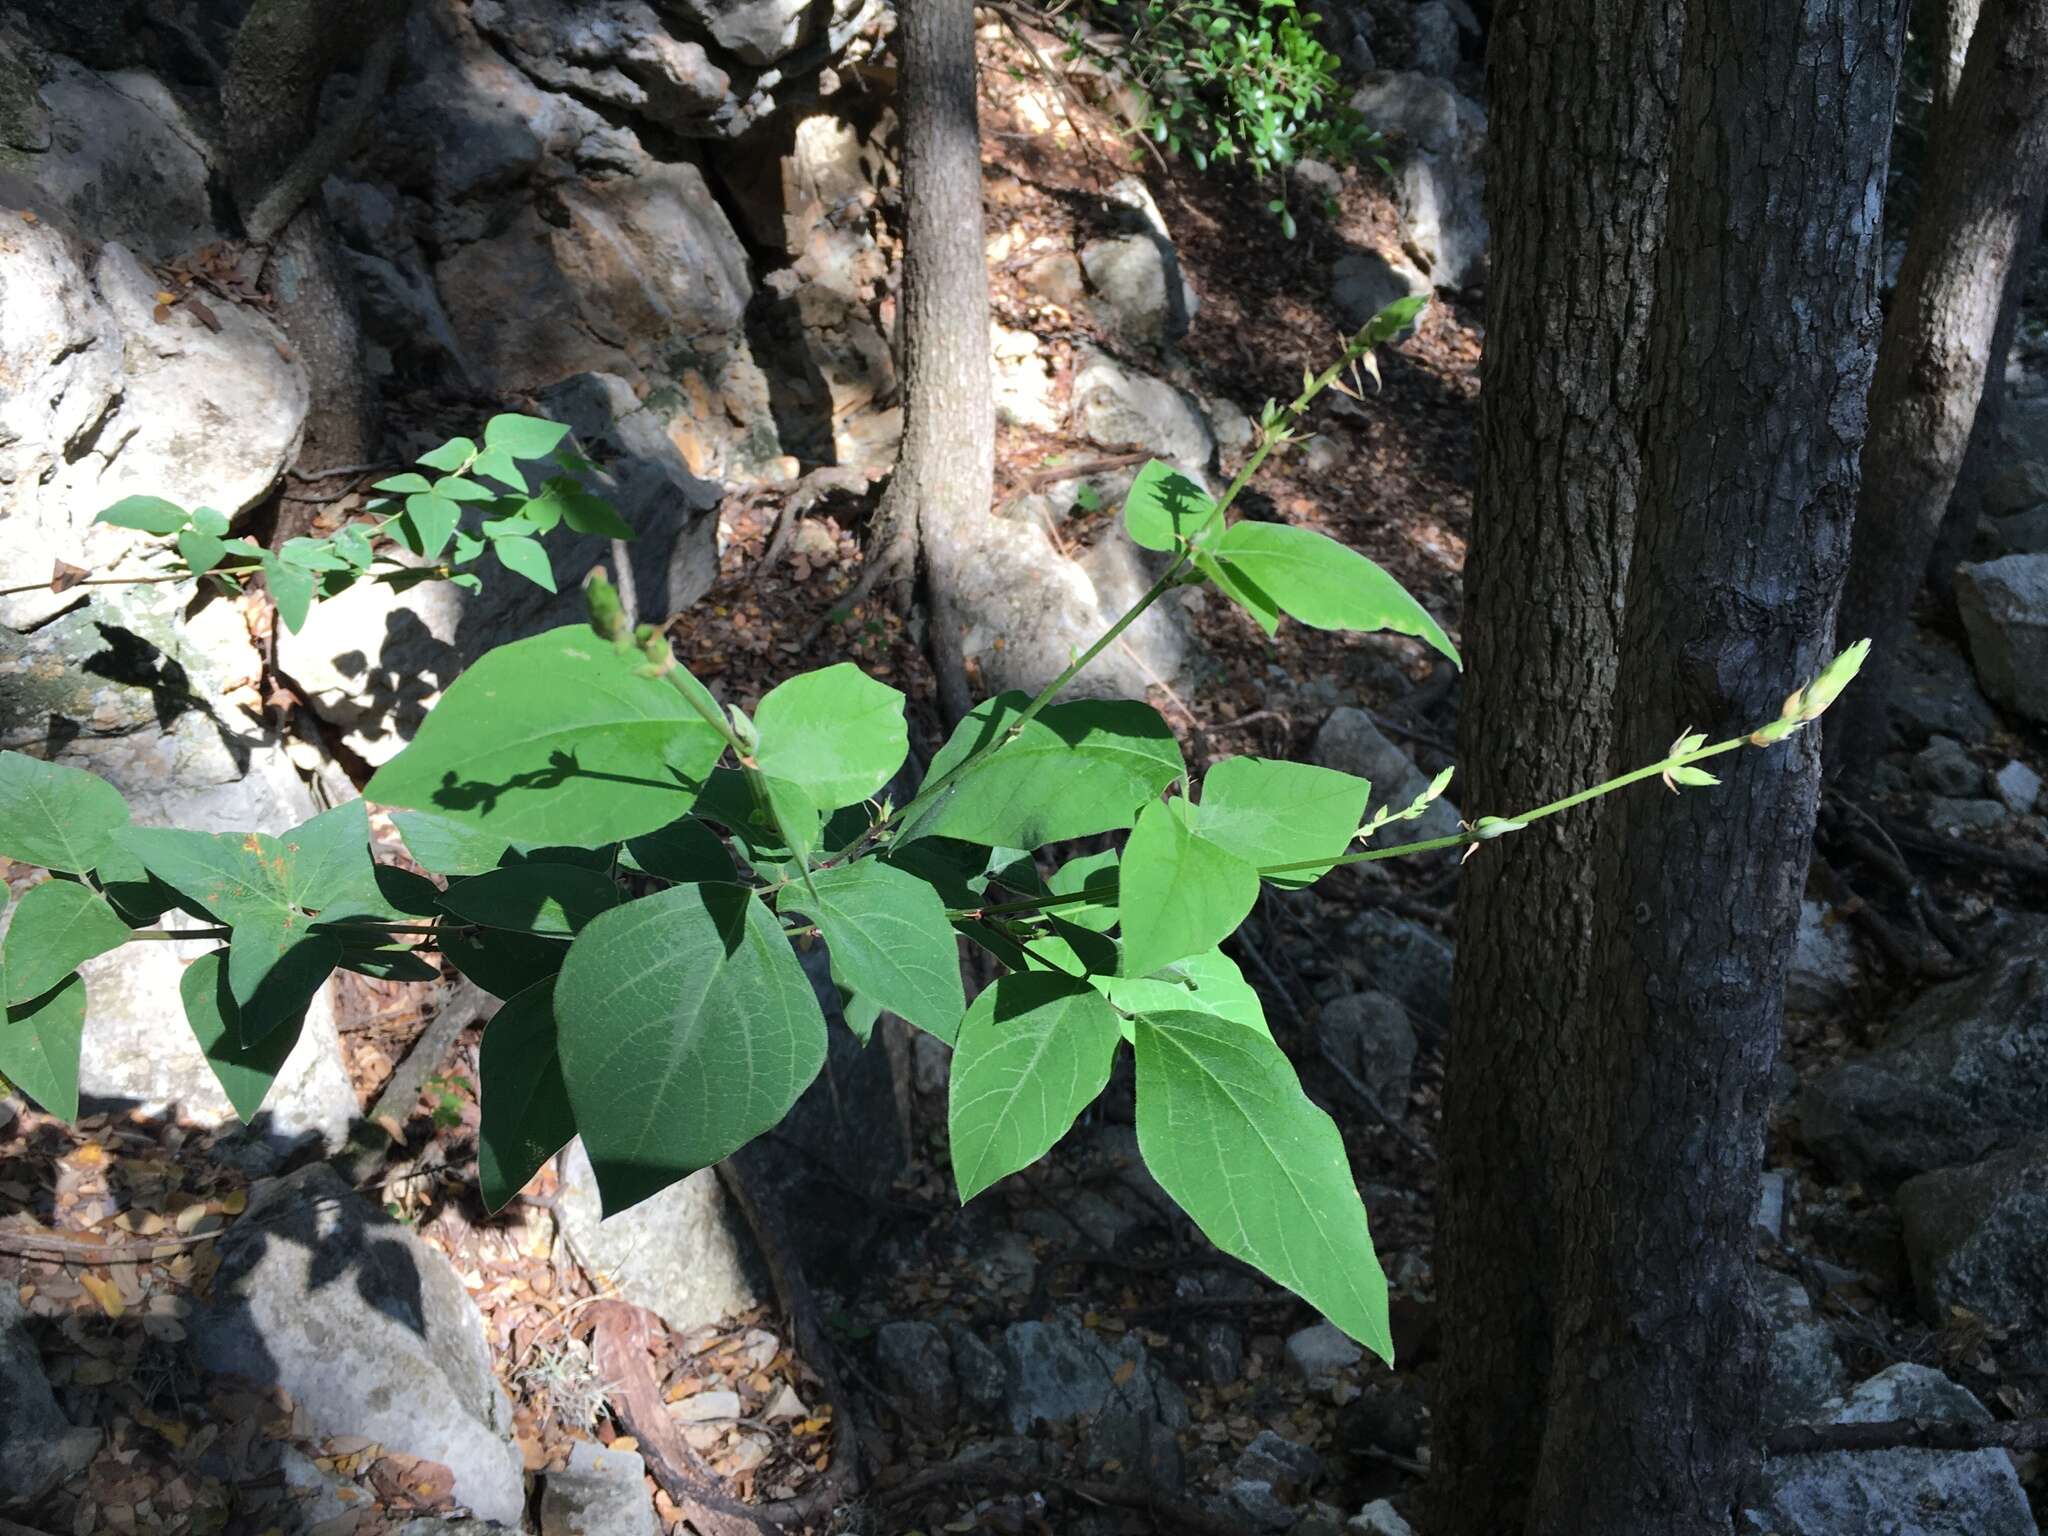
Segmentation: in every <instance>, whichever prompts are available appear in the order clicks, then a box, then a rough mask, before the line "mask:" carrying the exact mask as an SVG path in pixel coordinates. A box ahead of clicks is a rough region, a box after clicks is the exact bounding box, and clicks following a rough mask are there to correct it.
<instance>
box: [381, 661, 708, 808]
mask: <svg viewBox="0 0 2048 1536" xmlns="http://www.w3.org/2000/svg"><path fill="white" fill-rule="evenodd" d="M635 665H636V663H635V660H634V658H633V657H632V656H631V655H623V656H622V655H620V654H619V653H618V652H617V651H615V650H614V649H613V648H612V647H611V646H610V645H608V644H606V643H604V642H603V641H600V640H599V639H598V638H597V637H596V636H595V635H593V634H592V633H591V632H590V629H589V628H588V626H586V625H581V624H571V625H565V626H563V627H562V628H561V629H556V630H550V631H549V632H548V633H546V634H544V635H534V636H532V637H531V638H529V639H525V640H519V641H515V642H514V643H512V644H511V645H504V646H499V647H498V648H497V649H496V650H493V651H488V652H486V653H485V654H484V655H483V657H482V658H480V659H479V660H478V661H477V663H476V665H475V666H473V667H471V668H470V669H469V670H468V671H466V672H464V673H463V674H462V675H461V676H460V677H458V678H456V680H455V681H454V682H453V683H452V684H450V685H449V688H448V691H447V693H446V694H444V695H443V696H442V699H441V702H440V703H439V704H438V705H437V706H436V707H435V708H434V709H433V710H432V711H431V712H430V713H429V714H428V715H427V718H426V719H425V720H424V721H422V722H421V723H420V728H419V730H418V732H417V733H416V734H415V735H414V737H413V739H412V742H411V744H410V745H408V746H407V747H406V748H405V750H404V751H402V752H400V753H399V754H398V756H396V757H394V758H393V759H392V760H391V761H390V762H388V763H386V764H385V765H384V766H383V767H382V768H380V769H379V770H378V771H377V773H376V775H375V776H374V777H373V778H372V779H371V780H370V782H369V784H368V785H367V786H366V787H365V789H364V793H365V794H366V795H368V796H369V797H370V798H371V799H373V800H378V801H381V802H383V803H384V804H386V805H395V806H405V807H408V808H413V809H418V810H427V811H432V812H433V813H435V814H436V815H439V816H441V817H444V818H446V819H447V820H450V821H455V822H458V823H461V824H463V825H465V826H470V827H475V828H478V829H479V830H483V831H487V832H490V833H492V834H495V835H497V836H501V837H504V838H505V839H507V840H508V841H510V840H514V839H524V840H527V841H530V842H538V843H559V844H565V845H570V846H582V847H591V846H595V845H597V844H600V843H611V842H617V841H619V840H621V839H623V838H629V837H638V836H640V834H642V833H643V832H652V831H653V830H654V829H655V828H656V827H665V826H667V825H668V824H669V823H670V822H671V821H674V820H675V819H676V818H677V817H678V816H680V815H682V814H683V813H684V812H685V811H687V810H689V808H690V806H691V803H692V802H693V801H694V799H695V798H696V794H697V790H698V787H699V786H700V785H701V784H702V783H703V781H704V776H705V775H706V774H708V773H709V772H710V771H711V765H712V764H713V763H715V762H717V761H718V756H719V754H720V753H721V752H723V751H724V750H725V740H724V738H723V737H722V736H720V735H719V733H718V732H717V731H716V730H715V729H713V728H712V726H711V725H710V724H709V723H708V722H707V721H705V720H703V719H702V718H701V717H699V715H698V714H697V712H696V711H695V710H693V709H692V708H690V706H689V705H688V704H687V703H685V702H684V700H683V698H682V696H681V695H680V694H678V693H677V692H676V691H675V689H674V688H672V687H670V686H669V685H668V684H667V683H666V682H663V681H661V680H659V679H656V678H651V677H642V676H640V675H639V674H638V673H637V672H636V671H635V670H634V668H635Z"/></svg>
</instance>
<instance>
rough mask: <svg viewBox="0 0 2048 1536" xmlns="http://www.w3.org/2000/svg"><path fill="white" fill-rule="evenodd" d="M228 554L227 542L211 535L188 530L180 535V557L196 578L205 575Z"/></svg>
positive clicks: (191, 529) (194, 529) (192, 529)
mask: <svg viewBox="0 0 2048 1536" xmlns="http://www.w3.org/2000/svg"><path fill="white" fill-rule="evenodd" d="M227 553H228V546H227V544H226V542H225V541H224V540H221V539H218V538H216V537H214V536H213V535H212V534H210V533H201V532H199V531H198V530H197V529H196V528H187V529H186V530H185V531H184V532H182V533H180V534H179V535H178V555H179V557H180V558H181V559H183V560H184V562H185V566H186V569H188V570H190V571H191V572H192V574H193V575H194V576H203V575H205V574H206V573H207V572H208V571H210V570H212V569H213V568H214V567H215V566H216V565H219V564H220V563H221V561H222V560H224V559H226V558H227Z"/></svg>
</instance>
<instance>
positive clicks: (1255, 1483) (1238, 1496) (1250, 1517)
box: [1223, 1477, 1301, 1531]
mask: <svg viewBox="0 0 2048 1536" xmlns="http://www.w3.org/2000/svg"><path fill="white" fill-rule="evenodd" d="M1223 1499H1224V1503H1225V1505H1226V1506H1227V1507H1228V1509H1229V1512H1230V1513H1231V1514H1232V1515H1235V1516H1236V1517H1237V1518H1238V1519H1240V1520H1242V1521H1244V1522H1245V1524H1246V1525H1248V1526H1250V1527H1251V1529H1253V1530H1255V1531H1287V1530H1292V1529H1293V1528H1294V1524H1295V1522H1296V1521H1297V1520H1299V1519H1300V1518H1301V1516H1300V1515H1298V1514H1296V1513H1295V1511H1294V1510H1293V1509H1292V1508H1290V1507H1289V1506H1288V1505H1287V1504H1286V1503H1285V1502H1284V1501H1283V1500H1282V1499H1281V1498H1280V1496H1279V1495H1278V1494H1276V1493H1275V1492H1274V1491H1273V1485H1272V1484H1271V1483H1268V1482H1262V1481H1260V1480H1259V1479H1258V1478H1255V1477H1235V1478H1232V1479H1231V1480H1230V1483H1229V1485H1228V1486H1227V1487H1226V1488H1225V1489H1224V1490H1223Z"/></svg>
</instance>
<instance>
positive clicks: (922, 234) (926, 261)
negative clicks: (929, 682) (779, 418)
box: [869, 0, 995, 718]
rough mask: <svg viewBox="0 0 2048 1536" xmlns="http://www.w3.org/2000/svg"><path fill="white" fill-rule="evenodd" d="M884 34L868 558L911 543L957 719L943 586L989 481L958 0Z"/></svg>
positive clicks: (957, 649) (966, 4) (954, 635)
mask: <svg viewBox="0 0 2048 1536" xmlns="http://www.w3.org/2000/svg"><path fill="white" fill-rule="evenodd" d="M896 43H897V49H898V56H899V58H900V61H901V64H902V78H901V85H900V89H899V110H900V111H901V113H902V118H903V210H904V211H903V285H902V295H901V308H900V310H899V312H898V313H899V317H900V318H899V324H900V326H901V328H902V331H901V347H900V358H901V363H902V377H903V444H902V447H901V449H900V450H899V451H898V455H897V459H896V471H895V474H894V475H893V476H892V477H891V479H890V481H889V488H888V490H887V491H886V492H885V493H884V495H883V497H882V503H881V507H880V509H879V511H878V513H877V525H878V528H879V530H880V532H879V533H878V535H877V538H876V540H875V541H874V543H875V545H876V547H875V548H873V549H871V551H870V553H869V558H870V559H871V560H875V561H877V562H879V563H880V565H881V567H882V568H884V569H892V568H893V571H894V572H896V573H902V572H904V571H905V570H907V568H908V566H909V565H910V564H911V563H912V562H913V561H914V559H915V557H916V555H917V554H918V553H922V555H923V559H924V565H925V572H926V578H927V590H928V591H929V592H930V594H931V599H932V609H933V612H932V623H931V649H932V651H933V661H934V663H935V664H936V667H937V670H938V673H939V684H940V692H941V704H942V706H943V707H944V708H945V710H946V712H947V713H948V714H949V715H951V716H954V717H956V718H957V717H958V716H960V715H964V714H965V713H966V712H967V709H968V707H969V705H970V704H971V702H972V700H971V699H970V698H969V697H968V694H967V678H966V669H965V665H964V662H963V661H962V659H961V637H960V624H959V620H958V617H957V615H955V614H954V612H953V611H952V610H953V605H952V602H951V599H950V597H949V595H948V594H949V593H950V592H951V591H952V590H954V588H955V586H956V582H955V574H954V573H955V571H956V568H957V566H958V564H959V563H960V562H961V561H965V560H971V559H973V558H974V546H975V542H976V540H975V532H974V525H975V524H976V523H977V522H979V521H982V520H985V519H986V518H987V517H988V515H989V502H990V499H991V497H992V496H993V494H994V487H995V404H994V395H993V393H992V387H991V384H990V379H989V347H988V325H989V311H988V264H987V257H986V255H985V251H984V241H983V234H982V210H981V134H980V129H979V127H978V124H977V119H976V109H975V95H974V7H973V4H972V0H901V3H900V4H899V5H898V7H897V20H896Z"/></svg>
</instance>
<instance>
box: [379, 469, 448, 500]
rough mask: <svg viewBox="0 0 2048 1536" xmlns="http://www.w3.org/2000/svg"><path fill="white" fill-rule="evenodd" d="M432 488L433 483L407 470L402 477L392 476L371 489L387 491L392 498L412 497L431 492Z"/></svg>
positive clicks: (423, 476)
mask: <svg viewBox="0 0 2048 1536" xmlns="http://www.w3.org/2000/svg"><path fill="white" fill-rule="evenodd" d="M433 488H434V482H433V481H431V480H429V479H428V478H427V477H426V476H425V475H421V474H415V473H414V472H413V471H411V470H407V471H406V472H405V473H404V474H402V475H393V476H392V477H391V478H390V479H388V480H379V481H378V482H377V483H376V485H375V486H374V487H372V489H374V490H379V491H389V492H390V493H391V494H392V495H394V496H414V495H418V494H420V493H421V492H424V491H431V490H432V489H433Z"/></svg>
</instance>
